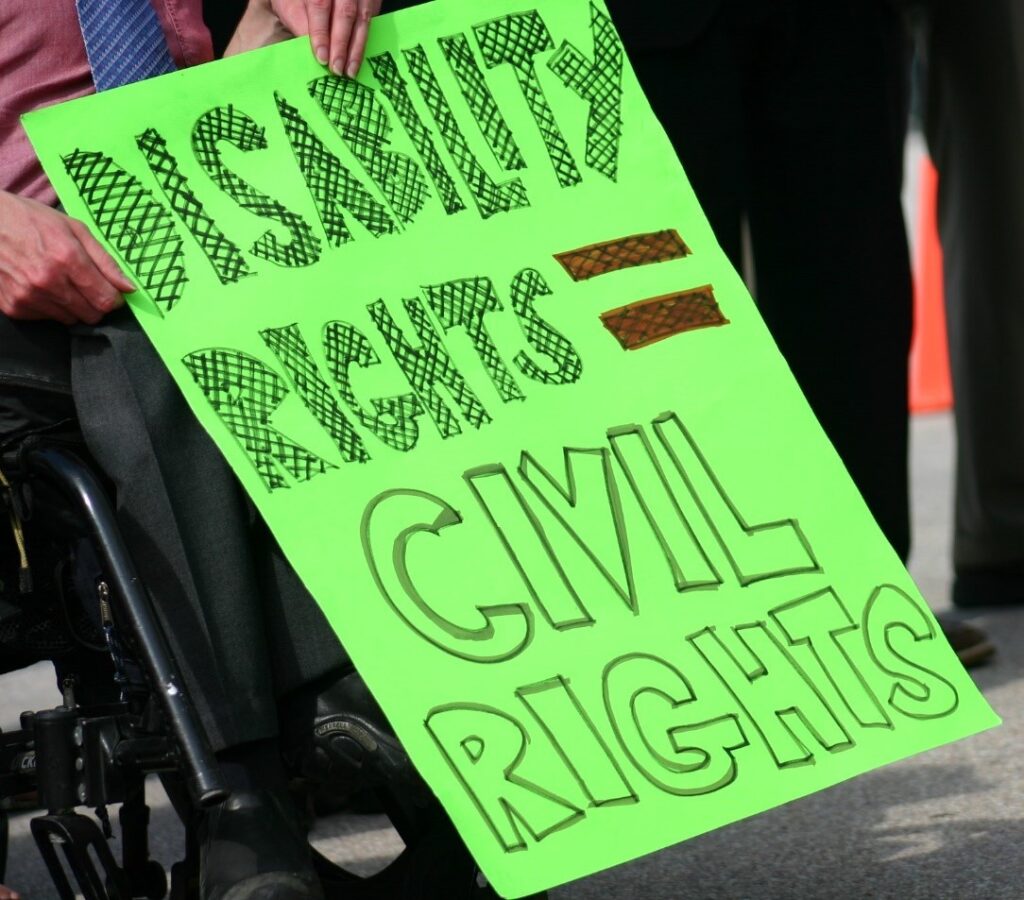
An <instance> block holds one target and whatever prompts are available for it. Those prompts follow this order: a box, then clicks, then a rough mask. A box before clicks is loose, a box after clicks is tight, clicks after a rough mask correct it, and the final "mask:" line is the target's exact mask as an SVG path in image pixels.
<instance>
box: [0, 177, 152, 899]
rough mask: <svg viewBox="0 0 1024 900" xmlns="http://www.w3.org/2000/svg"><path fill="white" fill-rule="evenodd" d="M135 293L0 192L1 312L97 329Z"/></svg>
mask: <svg viewBox="0 0 1024 900" xmlns="http://www.w3.org/2000/svg"><path fill="white" fill-rule="evenodd" d="M134 290H135V286H134V285H133V284H132V283H131V281H129V280H128V277H127V276H126V275H125V274H124V272H122V271H121V269H120V267H119V266H118V264H117V263H116V262H114V260H113V258H112V257H111V256H110V254H109V253H107V251H106V250H104V249H103V247H102V246H101V245H100V243H99V242H98V241H97V240H96V238H94V237H93V236H92V235H91V234H90V233H89V229H88V228H87V227H86V226H85V225H84V224H83V223H82V222H79V221H78V220H76V219H72V218H69V217H68V216H66V215H64V214H63V213H61V212H57V211H56V210H54V209H51V208H50V207H49V206H44V205H43V204H42V203H37V202H36V201H35V200H29V199H28V198H26V197H18V196H16V195H15V194H10V193H7V192H6V191H0V313H2V314H3V315H5V316H7V317H9V318H11V319H53V320H55V321H57V322H63V323H64V324H65V325H73V324H75V323H76V322H88V323H89V324H90V325H94V324H95V323H96V322H98V321H99V320H100V319H101V318H103V316H104V315H106V314H107V313H108V312H111V311H112V310H114V309H117V307H119V306H121V305H122V304H123V303H124V297H123V296H122V293H124V292H131V291H134ZM3 896H4V895H3V890H2V889H0V900H3Z"/></svg>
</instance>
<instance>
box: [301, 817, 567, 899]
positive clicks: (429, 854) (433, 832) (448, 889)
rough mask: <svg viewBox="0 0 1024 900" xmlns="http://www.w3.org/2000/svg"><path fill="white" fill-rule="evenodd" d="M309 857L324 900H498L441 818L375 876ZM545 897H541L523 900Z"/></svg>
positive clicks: (535, 896) (542, 895) (457, 837)
mask: <svg viewBox="0 0 1024 900" xmlns="http://www.w3.org/2000/svg"><path fill="white" fill-rule="evenodd" d="M313 859H314V865H315V868H316V870H317V874H318V875H319V876H320V880H321V882H322V884H323V886H324V895H325V897H326V900H349V898H351V900H377V898H380V900H385V898H386V900H498V894H496V893H495V892H494V890H493V889H492V888H491V887H490V886H489V885H488V884H487V882H486V881H485V880H484V878H483V877H482V876H481V874H480V870H479V869H478V868H477V866H476V863H475V862H474V861H473V858H472V857H471V856H470V855H469V853H468V851H467V850H466V848H465V846H464V845H463V843H462V839H461V838H460V837H459V836H458V833H457V832H456V831H455V829H454V827H453V826H452V825H451V823H450V822H449V821H448V819H447V817H446V816H444V815H443V814H440V815H438V816H436V817H434V819H433V821H432V823H431V824H430V826H428V827H425V828H421V829H420V830H419V832H418V833H417V834H416V835H415V836H412V837H410V838H409V839H408V842H407V844H406V846H405V848H404V849H403V850H402V852H401V853H399V855H398V856H397V857H395V859H394V860H392V861H391V862H390V863H389V864H388V865H387V866H385V867H384V868H383V869H382V870H381V871H379V872H377V873H376V874H374V875H370V876H368V877H360V876H358V875H355V874H353V873H352V872H349V871H347V870H345V869H343V868H341V867H339V866H336V865H335V864H334V863H332V862H331V861H330V860H328V859H327V858H326V857H325V856H323V855H322V854H321V853H319V852H318V851H316V850H314V851H313ZM546 898H547V894H546V893H542V894H535V895H533V896H532V897H531V898H527V900H546Z"/></svg>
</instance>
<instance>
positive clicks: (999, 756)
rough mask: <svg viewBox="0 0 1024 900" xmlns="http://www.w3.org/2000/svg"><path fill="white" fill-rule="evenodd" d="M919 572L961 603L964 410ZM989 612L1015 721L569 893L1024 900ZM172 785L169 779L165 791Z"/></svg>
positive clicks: (171, 843) (1017, 811) (167, 824)
mask: <svg viewBox="0 0 1024 900" xmlns="http://www.w3.org/2000/svg"><path fill="white" fill-rule="evenodd" d="M912 440H913V447H912V476H913V489H914V528H915V532H914V542H915V550H914V554H913V557H912V559H911V566H910V568H911V572H912V573H913V575H914V577H915V578H916V580H917V583H918V584H919V585H920V587H921V589H922V591H923V592H924V594H925V596H926V597H927V598H928V599H929V601H930V602H931V603H932V605H933V607H934V608H935V609H936V610H942V609H945V608H946V607H947V600H946V597H947V595H948V590H949V581H950V567H949V558H948V548H949V542H950V516H951V508H952V506H951V464H952V451H953V438H952V422H951V419H950V417H949V416H948V415H945V414H942V415H934V416H919V417H916V418H915V419H914V421H913V426H912ZM974 621H976V622H977V624H979V625H980V626H981V627H983V628H985V629H986V630H987V631H989V633H990V634H991V635H992V637H993V638H994V640H995V641H996V643H997V644H998V647H999V652H998V656H997V657H996V660H995V661H994V662H993V663H991V664H989V665H988V666H985V667H984V668H981V669H976V670H974V672H975V677H976V680H977V682H978V684H979V685H980V686H981V688H982V690H983V691H984V692H985V694H986V696H987V697H988V698H989V700H990V702H991V703H992V704H993V706H994V707H995V709H996V711H997V712H998V713H999V714H1000V715H1001V716H1002V717H1003V718H1004V720H1005V723H1004V725H1003V727H1002V728H998V729H996V730H994V731H989V732H986V733H985V734H982V735H979V736H977V737H974V738H970V739H968V740H966V741H961V742H959V743H957V744H953V745H952V746H948V747H942V748H939V749H938V750H933V751H931V752H930V753H926V754H924V755H921V756H917V757H915V758H913V759H910V760H906V761H904V762H901V763H897V764H895V765H892V766H889V767H887V768H884V769H881V770H878V771H876V772H873V773H870V774H868V775H864V776H861V777H860V778H856V779H854V780H853V781H850V782H847V783H845V784H841V785H838V786H837V787H834V788H832V789H830V790H828V791H825V792H823V793H819V794H816V795H814V796H812V797H809V798H806V799H804V800H800V801H797V802H795V803H791V804H789V805H788V806H785V807H783V808H781V809H777V810H774V811H772V812H769V813H765V814H763V815H760V816H757V817H755V818H753V819H750V820H748V821H745V822H740V823H737V824H735V825H731V826H729V827H727V828H724V829H722V830H720V831H717V832H714V833H712V834H708V835H704V836H703V837H700V838H697V839H695V840H692V841H689V842H687V843H685V844H681V845H679V846H677V847H673V848H671V849H669V850H665V851H663V852H661V853H658V854H655V855H653V856H649V857H646V858H645V859H642V860H640V861H638V862H635V863H631V864H629V865H626V866H620V867H619V868H616V869H613V870H611V871H609V872H605V873H602V874H600V875H597V876H594V877H592V878H588V879H585V880H583V881H580V882H577V883H575V884H571V885H567V886H566V887H563V888H560V889H559V890H557V891H554V892H552V896H553V898H554V900H590V898H594V900H596V898H601V900H607V898H615V900H629V898H644V900H649V898H666V900H675V898H680V900H683V898H692V900H720V898H721V900H725V898H728V900H740V898H744V900H796V898H801V900H853V898H875V900H882V898H891V900H917V898H920V900H942V898H950V900H953V898H956V900H973V898H978V900H982V898H983V900H1020V898H1022V897H1024V853H1021V851H1020V848H1021V846H1022V844H1024V754H1022V753H1021V751H1020V742H1021V740H1022V738H1024V711H1022V706H1024V609H1020V610H1010V611H1002V612H994V613H991V614H988V615H983V616H979V617H977V618H976V619H975V620H974ZM57 702H58V698H57V696H56V694H55V690H54V688H53V686H52V677H51V675H50V672H49V669H48V667H46V666H37V667H35V668H33V669H30V670H26V671H24V672H19V673H15V674H14V675H11V676H5V677H4V678H3V679H2V681H0V727H3V728H10V727H14V726H15V725H16V723H17V716H18V712H19V711H20V710H21V709H25V708H33V709H41V708H45V707H47V706H53V705H55V704H56V703H57ZM155 794H157V791H156V790H154V795H155ZM154 805H155V809H154V823H155V827H154V832H155V834H154V840H153V846H154V848H155V850H154V856H156V857H157V858H158V859H161V861H163V862H164V863H167V864H169V863H170V862H171V861H173V860H174V859H176V858H178V855H179V854H180V852H181V844H180V834H179V828H178V826H177V823H176V820H175V818H174V815H173V813H172V812H171V810H170V808H169V807H168V806H167V804H166V801H162V800H154ZM318 835H319V840H318V843H319V845H320V847H321V849H323V850H324V851H325V852H328V853H330V854H331V855H332V856H333V857H334V858H335V859H337V860H338V861H339V862H343V863H346V864H351V863H355V864H357V865H359V866H366V867H371V868H374V867H377V866H379V865H381V864H382V863H383V862H384V861H385V860H387V859H388V858H389V857H390V856H392V855H394V854H395V853H396V852H397V850H398V849H399V848H400V846H401V845H400V843H399V842H398V839H397V837H396V836H395V834H394V832H393V831H391V830H390V828H389V827H388V826H387V823H386V821H385V820H383V819H382V818H379V817H374V816H338V817H335V818H333V819H330V820H328V821H326V822H324V823H322V824H321V827H320V830H319V832H318ZM7 880H8V883H9V884H11V885H12V886H15V887H17V888H19V889H20V890H21V891H22V892H23V894H24V896H25V897H26V898H29V900H49V898H51V897H54V896H55V894H54V892H53V889H52V887H51V886H50V884H49V882H48V880H47V879H46V876H45V873H44V871H43V868H42V865H41V864H40V862H39V860H38V858H37V855H36V852H35V847H34V845H33V844H32V841H31V837H30V836H29V834H28V819H27V817H26V816H20V817H18V818H15V819H14V820H13V821H12V833H11V858H10V862H9V866H8V878H7Z"/></svg>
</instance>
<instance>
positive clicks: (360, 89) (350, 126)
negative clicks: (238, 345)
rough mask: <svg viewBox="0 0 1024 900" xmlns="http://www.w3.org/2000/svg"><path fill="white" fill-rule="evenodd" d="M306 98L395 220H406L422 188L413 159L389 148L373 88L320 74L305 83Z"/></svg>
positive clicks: (421, 198)
mask: <svg viewBox="0 0 1024 900" xmlns="http://www.w3.org/2000/svg"><path fill="white" fill-rule="evenodd" d="M309 95H310V96H311V97H312V98H313V99H314V100H316V102H317V103H318V104H319V105H320V108H321V109H322V110H323V111H324V114H325V115H326V116H327V118H328V120H329V121H330V123H331V124H332V125H333V126H334V128H335V130H336V131H337V132H338V134H339V135H340V136H341V138H342V140H344V141H345V143H346V145H347V146H348V148H349V149H350V150H351V151H352V154H353V155H354V156H355V157H356V159H358V160H359V162H361V163H362V164H363V165H364V166H365V167H366V171H367V172H368V173H369V174H370V177H371V178H372V179H373V180H374V182H375V183H376V184H377V186H378V187H379V188H380V190H381V192H382V193H383V194H384V197H385V199H386V200H387V201H388V203H390V204H391V208H392V209H393V210H394V211H395V214H396V215H397V216H398V218H399V220H400V221H402V222H404V223H409V222H411V221H412V220H413V219H414V218H415V217H416V214H417V213H418V212H419V211H420V210H421V209H422V208H423V204H424V203H425V202H426V199H427V185H426V183H425V181H424V179H423V174H422V172H421V171H420V167H419V165H418V164H417V163H416V161H415V160H413V159H412V158H410V157H409V156H407V155H406V154H404V153H399V152H397V151H395V150H392V149H389V147H390V143H391V142H390V137H391V132H392V130H393V129H392V127H391V123H390V122H389V121H388V114H387V111H386V110H385V109H384V107H383V106H381V104H380V103H379V102H378V100H377V94H376V92H375V91H374V90H373V88H371V87H369V86H367V85H365V84H362V83H361V82H358V81H354V80H353V79H351V78H338V77H336V76H334V75H325V76H324V77H323V78H317V79H316V80H315V81H311V82H310V83H309Z"/></svg>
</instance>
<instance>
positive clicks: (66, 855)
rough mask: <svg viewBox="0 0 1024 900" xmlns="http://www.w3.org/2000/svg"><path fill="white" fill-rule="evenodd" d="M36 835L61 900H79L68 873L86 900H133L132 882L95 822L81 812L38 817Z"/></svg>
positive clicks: (36, 819)
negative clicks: (129, 881) (69, 873)
mask: <svg viewBox="0 0 1024 900" xmlns="http://www.w3.org/2000/svg"><path fill="white" fill-rule="evenodd" d="M32 836H33V838H35V842H36V846H37V847H38V848H39V853H40V854H41V855H42V857H43V861H44V862H45V863H46V868H47V869H48V870H49V872H50V877H51V878H52V879H53V883H54V884H55V885H56V887H57V890H58V893H59V894H60V898H61V900H75V895H76V888H74V887H72V885H71V882H70V880H69V879H68V870H70V872H71V874H72V876H73V877H74V879H75V882H76V884H77V893H78V894H80V895H81V896H82V897H84V898H85V900H130V898H131V896H132V890H131V886H130V885H129V883H128V879H127V877H126V876H125V873H124V871H123V870H122V869H121V867H120V866H118V864H117V861H116V860H115V859H114V855H113V854H112V853H111V852H110V847H109V846H108V845H107V841H106V839H105V838H104V837H103V832H102V831H100V828H99V826H98V825H97V824H96V823H95V822H94V821H93V820H92V819H89V818H87V817H86V816H81V815H78V814H77V813H60V814H57V815H49V816H38V817H36V818H34V819H33V820H32ZM90 849H91V850H92V854H90V852H89V851H90ZM58 851H59V852H58ZM61 856H63V860H62V859H61ZM97 862H98V863H99V866H100V869H102V871H100V870H98V869H97V867H96V863H97ZM65 866H66V867H65Z"/></svg>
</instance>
